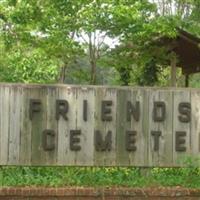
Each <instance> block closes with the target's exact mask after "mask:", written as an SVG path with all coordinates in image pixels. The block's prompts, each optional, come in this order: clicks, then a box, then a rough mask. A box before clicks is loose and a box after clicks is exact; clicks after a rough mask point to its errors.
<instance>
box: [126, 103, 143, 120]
mask: <svg viewBox="0 0 200 200" xmlns="http://www.w3.org/2000/svg"><path fill="white" fill-rule="evenodd" d="M131 115H132V116H133V118H134V119H135V121H139V120H140V102H139V101H137V102H136V105H135V106H133V105H132V103H131V102H130V101H128V102H127V115H126V118H127V121H128V122H130V121H131Z"/></svg>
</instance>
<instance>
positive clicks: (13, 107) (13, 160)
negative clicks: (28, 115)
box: [8, 87, 22, 165]
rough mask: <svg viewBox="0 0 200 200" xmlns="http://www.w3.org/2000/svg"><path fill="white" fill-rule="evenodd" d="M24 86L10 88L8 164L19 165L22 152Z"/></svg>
mask: <svg viewBox="0 0 200 200" xmlns="http://www.w3.org/2000/svg"><path fill="white" fill-rule="evenodd" d="M21 97H22V88H19V87H13V88H11V90H10V99H9V100H10V101H9V103H10V110H9V111H10V112H9V115H10V121H9V130H10V131H9V155H8V164H11V165H18V164H19V154H20V132H21V130H20V123H19V122H20V121H21V119H20V117H21V107H22V105H21V103H22V101H21V100H22V99H21Z"/></svg>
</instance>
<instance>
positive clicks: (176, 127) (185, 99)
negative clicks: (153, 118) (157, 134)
mask: <svg viewBox="0 0 200 200" xmlns="http://www.w3.org/2000/svg"><path fill="white" fill-rule="evenodd" d="M173 95H174V98H173V100H174V103H173V161H174V165H176V166H181V165H183V164H186V163H185V160H186V158H187V156H190V153H191V141H190V140H191V131H190V130H191V122H188V123H183V122H180V120H179V116H180V112H179V109H178V108H179V104H180V103H190V102H191V96H190V91H188V90H187V91H185V90H178V89H177V90H174V91H173ZM177 132H186V136H185V137H181V139H185V144H182V145H181V147H186V151H177V150H176V148H175V147H176V139H177V138H176V133H177Z"/></svg>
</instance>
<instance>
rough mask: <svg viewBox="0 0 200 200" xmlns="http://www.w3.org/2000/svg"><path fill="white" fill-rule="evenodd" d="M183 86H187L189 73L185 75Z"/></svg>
mask: <svg viewBox="0 0 200 200" xmlns="http://www.w3.org/2000/svg"><path fill="white" fill-rule="evenodd" d="M185 87H189V74H186V75H185Z"/></svg>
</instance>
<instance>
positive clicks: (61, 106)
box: [56, 100, 69, 120]
mask: <svg viewBox="0 0 200 200" xmlns="http://www.w3.org/2000/svg"><path fill="white" fill-rule="evenodd" d="M68 110H69V104H68V101H66V100H56V120H59V119H60V115H62V117H63V118H64V119H65V120H68V117H67V112H68Z"/></svg>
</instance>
